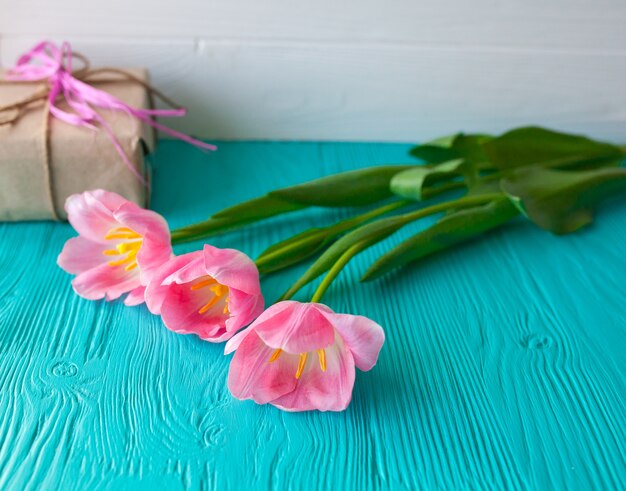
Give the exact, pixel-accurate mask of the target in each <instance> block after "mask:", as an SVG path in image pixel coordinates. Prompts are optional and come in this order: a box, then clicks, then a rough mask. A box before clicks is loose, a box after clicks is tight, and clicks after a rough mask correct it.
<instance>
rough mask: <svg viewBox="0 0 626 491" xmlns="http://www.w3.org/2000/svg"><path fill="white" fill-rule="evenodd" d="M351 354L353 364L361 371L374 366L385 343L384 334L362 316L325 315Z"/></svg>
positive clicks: (380, 328)
mask: <svg viewBox="0 0 626 491" xmlns="http://www.w3.org/2000/svg"><path fill="white" fill-rule="evenodd" d="M325 315H326V318H327V319H328V320H330V322H332V324H333V326H334V327H335V329H337V332H339V334H340V335H341V337H342V338H343V340H344V342H345V343H346V346H347V347H348V349H349V350H350V351H351V352H352V356H353V357H354V362H355V364H356V366H357V367H359V368H360V369H361V370H363V371H368V370H371V368H372V367H373V366H374V365H376V361H377V360H378V354H379V353H380V350H381V348H382V346H383V343H384V342H385V332H384V331H383V328H382V327H381V326H379V325H378V324H377V323H376V322H374V321H373V320H371V319H368V318H367V317H363V316H362V315H350V314H335V313H326V314H325Z"/></svg>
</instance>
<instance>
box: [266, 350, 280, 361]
mask: <svg viewBox="0 0 626 491" xmlns="http://www.w3.org/2000/svg"><path fill="white" fill-rule="evenodd" d="M282 352H283V350H281V349H280V348H278V349H276V350H274V352H273V353H272V356H270V359H269V361H268V363H272V362H274V361H276V360H278V357H279V356H280V354H281V353H282Z"/></svg>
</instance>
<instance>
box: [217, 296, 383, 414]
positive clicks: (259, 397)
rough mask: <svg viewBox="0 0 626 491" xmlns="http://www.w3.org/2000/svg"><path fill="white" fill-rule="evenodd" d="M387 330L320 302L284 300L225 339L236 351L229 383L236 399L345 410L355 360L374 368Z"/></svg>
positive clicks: (294, 408)
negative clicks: (337, 311)
mask: <svg viewBox="0 0 626 491" xmlns="http://www.w3.org/2000/svg"><path fill="white" fill-rule="evenodd" d="M384 340H385V335H384V332H383V329H382V328H381V327H380V326H379V325H378V324H376V323H375V322H374V321H372V320H370V319H368V318H366V317H363V316H358V315H348V314H336V313H335V312H333V311H332V310H331V309H330V308H328V307H327V306H325V305H322V304H319V303H300V302H296V301H292V300H288V301H283V302H279V303H277V304H274V305H272V306H271V307H269V308H268V309H267V310H266V311H265V312H263V313H262V314H261V315H260V316H259V317H258V318H257V319H256V320H255V321H254V322H253V323H252V324H251V325H250V327H249V328H248V329H246V330H245V331H242V332H240V333H239V334H237V335H236V336H235V337H233V338H232V339H231V340H230V341H229V342H228V343H227V344H226V350H225V352H226V354H228V353H231V352H232V351H234V350H236V351H235V354H234V356H233V359H232V361H231V365H230V370H229V373H228V388H229V389H230V391H231V393H232V394H233V395H234V396H235V397H236V398H237V399H252V400H254V401H255V402H256V403H258V404H266V403H269V404H272V405H274V406H276V407H278V408H280V409H283V410H285V411H309V410H314V409H317V410H320V411H342V410H344V409H345V408H346V407H347V406H348V404H349V403H350V400H351V398H352V388H353V386H354V376H355V368H354V367H355V365H356V366H357V367H358V368H360V369H361V370H364V371H367V370H370V369H371V368H372V367H373V366H374V365H375V364H376V361H377V359H378V354H379V352H380V349H381V348H382V345H383V343H384Z"/></svg>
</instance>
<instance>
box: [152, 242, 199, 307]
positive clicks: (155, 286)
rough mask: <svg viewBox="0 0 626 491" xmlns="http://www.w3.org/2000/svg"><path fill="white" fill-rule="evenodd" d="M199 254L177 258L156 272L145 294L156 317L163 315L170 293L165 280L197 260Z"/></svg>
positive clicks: (193, 253)
mask: <svg viewBox="0 0 626 491" xmlns="http://www.w3.org/2000/svg"><path fill="white" fill-rule="evenodd" d="M198 254H199V252H192V253H189V254H182V255H180V256H175V257H173V258H171V259H170V260H169V261H167V262H166V263H164V264H162V265H161V266H160V267H159V268H158V269H157V270H155V271H154V273H153V275H152V278H151V279H150V282H149V283H148V286H147V287H146V293H145V297H146V305H147V307H148V310H150V312H152V313H153V314H156V315H159V314H160V313H161V305H163V300H165V297H166V295H167V291H168V285H164V284H163V282H164V280H165V279H166V278H168V277H170V276H172V275H174V274H175V273H176V272H177V271H178V270H180V269H181V268H183V267H185V266H186V265H188V264H189V263H190V262H192V261H193V260H194V259H196V258H197V257H198Z"/></svg>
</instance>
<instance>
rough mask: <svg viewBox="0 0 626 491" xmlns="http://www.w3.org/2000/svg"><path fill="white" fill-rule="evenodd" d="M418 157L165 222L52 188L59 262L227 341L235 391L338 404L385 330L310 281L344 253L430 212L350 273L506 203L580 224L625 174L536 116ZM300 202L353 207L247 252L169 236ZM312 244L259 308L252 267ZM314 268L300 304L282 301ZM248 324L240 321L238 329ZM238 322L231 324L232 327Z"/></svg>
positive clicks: (501, 211) (91, 286) (422, 149)
mask: <svg viewBox="0 0 626 491" xmlns="http://www.w3.org/2000/svg"><path fill="white" fill-rule="evenodd" d="M411 155H412V156H413V157H416V158H418V159H420V160H422V162H420V163H413V164H405V165H382V166H377V167H372V168H366V169H362V170H358V171H352V172H346V173H342V174H337V175H334V176H329V177H324V178H321V179H318V180H315V181H312V182H309V183H305V184H302V185H298V186H294V187H290V188H285V189H279V190H277V191H273V192H271V193H269V194H267V195H265V196H262V197H260V198H257V199H253V200H250V201H247V202H244V203H241V204H238V205H235V206H233V207H231V208H228V209H225V210H223V211H221V212H219V213H217V214H215V215H213V216H212V217H210V218H209V219H208V220H206V221H204V222H202V223H198V224H195V225H191V226H189V227H185V228H183V229H179V230H175V231H173V232H172V233H171V234H170V231H169V228H168V225H167V223H166V221H165V220H164V219H163V217H161V216H160V215H158V214H157V213H155V212H153V211H150V210H145V209H142V208H140V207H138V206H137V205H135V204H133V203H131V202H129V201H127V200H125V199H124V198H122V197H120V196H118V195H116V194H114V193H111V192H107V191H104V190H94V191H87V192H85V193H82V194H78V195H73V196H71V197H69V198H68V200H67V202H66V205H65V206H66V210H67V213H68V217H69V221H70V223H71V224H72V225H73V227H74V228H75V229H76V230H77V231H78V233H79V236H78V237H75V238H72V239H70V240H68V241H67V243H66V244H65V247H64V248H63V251H62V252H61V254H60V255H59V258H58V263H59V265H60V266H61V267H62V268H63V269H64V270H66V271H67V272H68V273H71V274H75V275H77V276H76V278H74V280H73V281H72V285H73V288H74V290H75V291H76V293H77V294H78V295H80V296H82V297H84V298H87V299H90V300H96V299H102V298H104V299H106V300H114V299H117V298H119V297H121V296H122V295H124V294H126V297H125V299H124V303H125V304H126V305H138V304H141V303H143V302H145V303H146V306H147V307H148V309H149V310H150V312H152V313H153V314H157V315H160V316H161V318H162V319H163V323H164V324H165V326H166V327H167V328H169V329H171V330H172V331H174V332H177V333H182V334H196V335H198V336H199V337H200V338H202V339H204V340H206V341H209V342H214V343H218V342H223V341H227V343H226V347H225V353H226V354H229V353H231V352H233V351H234V356H233V358H232V361H231V365H230V370H229V374H228V388H229V389H230V391H231V393H232V394H233V395H234V396H235V397H236V398H239V399H252V400H254V401H255V402H257V403H259V404H266V403H269V404H272V405H274V406H276V407H278V408H280V409H283V410H286V411H306V410H321V411H327V410H330V411H341V410H343V409H345V408H346V407H347V406H348V404H349V403H350V399H351V396H352V388H353V385H354V377H355V366H356V367H358V368H359V369H361V370H370V369H371V368H372V367H373V366H374V365H375V364H376V361H377V358H378V354H379V352H380V350H381V348H382V345H383V343H384V340H385V336H384V332H383V329H382V328H381V326H379V325H378V324H377V323H376V322H374V321H372V320H370V319H368V318H365V317H362V316H358V315H352V314H338V313H335V312H333V310H331V309H330V308H329V307H327V306H325V305H323V304H321V303H320V301H321V299H322V296H323V295H324V293H325V292H326V290H327V289H328V287H329V286H330V285H331V283H332V282H333V280H334V279H335V278H336V277H337V275H338V274H339V273H340V271H341V270H342V268H343V267H344V266H345V265H346V264H347V263H348V262H349V261H350V259H351V258H353V257H354V256H355V255H356V254H358V253H359V252H361V251H363V250H364V249H366V248H368V247H370V246H372V245H374V244H376V243H378V242H380V241H382V240H383V239H385V238H387V237H388V236H390V235H391V234H393V233H394V232H396V231H397V230H399V229H400V228H401V227H403V226H405V225H407V224H409V223H411V222H414V221H416V220H419V219H421V218H423V217H426V216H429V215H433V214H439V218H438V220H437V221H435V222H434V223H433V224H432V225H431V226H429V227H428V228H426V229H423V230H421V231H420V232H418V233H417V234H416V235H414V236H413V237H411V238H409V239H407V240H406V241H404V242H402V243H400V244H399V245H397V246H395V247H393V248H391V249H390V250H388V251H386V252H384V253H382V254H381V256H380V257H379V258H378V259H377V260H376V261H375V262H374V263H373V264H372V265H371V266H370V267H369V269H368V270H367V271H366V272H365V273H364V275H363V280H373V279H375V278H378V277H379V276H381V275H383V274H385V273H387V272H389V271H391V270H393V269H396V268H401V267H403V266H405V265H407V264H409V263H411V262H414V261H417V260H420V259H422V258H424V257H426V256H428V255H430V254H433V253H436V252H439V251H442V250H444V249H446V248H449V247H452V246H454V245H456V244H458V243H461V242H463V241H466V240H469V239H472V238H474V237H476V236H478V235H480V234H483V233H486V232H488V231H490V230H492V229H495V228H497V227H501V226H502V225H504V224H506V223H507V222H509V221H510V220H513V219H515V218H516V217H518V216H519V215H520V214H521V215H523V216H524V217H526V218H527V219H529V220H530V221H532V222H534V223H535V224H536V225H538V226H540V227H542V228H544V229H546V230H549V231H551V232H554V233H557V234H564V233H570V232H574V231H576V230H578V229H579V228H581V227H583V226H584V225H586V224H588V223H590V222H591V221H592V217H593V211H594V208H595V205H596V204H597V203H598V202H599V201H600V200H601V199H603V198H605V197H606V196H608V195H610V194H612V193H613V192H615V191H618V190H621V189H623V188H624V186H625V185H626V169H624V168H621V167H620V164H621V163H622V162H623V160H624V158H625V157H626V149H625V148H624V147H619V146H616V145H612V144H609V143H603V142H598V141H594V140H591V139H588V138H585V137H582V136H576V135H568V134H564V133H559V132H556V131H551V130H547V129H543V128H537V127H526V128H520V129H516V130H512V131H510V132H508V133H505V134H503V135H501V136H491V135H483V134H469V135H468V134H462V133H459V134H455V135H452V136H448V137H444V138H440V139H437V140H434V141H432V142H429V143H426V144H424V145H419V146H416V147H415V148H413V149H412V150H411ZM307 207H350V208H352V209H354V210H358V209H359V208H366V209H365V210H363V212H361V213H358V211H355V214H354V216H352V217H351V218H348V219H344V220H341V221H339V222H337V223H334V224H332V225H329V226H325V227H319V228H314V229H310V230H305V231H303V232H302V233H300V234H298V235H295V236H294V237H289V238H286V239H285V240H283V241H281V242H279V243H277V244H274V245H272V246H271V247H269V248H268V249H267V250H266V251H264V252H263V253H262V254H261V255H260V256H259V257H258V258H257V259H256V261H253V260H252V259H250V258H249V257H247V256H246V255H245V254H243V253H242V252H240V251H237V250H234V249H218V248H216V247H213V246H211V245H209V244H204V245H203V247H202V248H201V249H199V250H197V251H195V252H190V253H187V254H183V255H178V256H176V255H174V254H173V250H172V244H176V243H179V242H183V241H191V240H198V241H199V240H202V239H206V238H208V237H210V236H212V235H215V234H219V233H225V232H228V231H230V230H233V229H236V228H240V227H243V226H246V225H248V224H251V223H253V222H257V221H259V220H263V219H268V218H271V217H274V216H276V215H279V214H283V213H288V212H295V211H299V210H303V209H305V208H307ZM314 256H317V258H316V259H315V260H314V261H313V262H312V264H311V266H310V267H309V268H308V269H307V270H306V271H305V273H304V274H303V276H302V277H301V278H300V279H298V280H297V281H296V282H295V283H294V284H293V285H291V286H290V287H289V288H287V289H286V292H285V294H284V295H283V296H282V297H281V299H280V300H279V301H278V302H277V303H275V304H274V305H271V306H269V307H268V308H265V307H264V301H263V295H262V293H261V287H260V280H259V273H261V274H270V273H276V272H278V271H280V270H282V269H284V268H288V267H290V266H292V265H294V264H297V263H300V262H302V261H307V260H309V259H310V258H312V257H314ZM320 276H323V279H322V280H321V282H320V283H319V286H318V287H317V289H316V290H315V293H314V294H313V296H312V298H311V299H310V301H309V302H307V303H301V302H299V301H295V300H293V297H294V296H295V295H296V294H297V292H298V291H299V290H300V289H301V288H302V287H303V286H304V285H306V284H308V283H310V282H312V281H314V280H316V279H317V278H319V277H320ZM246 326H247V328H246ZM244 328H245V329H244Z"/></svg>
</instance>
